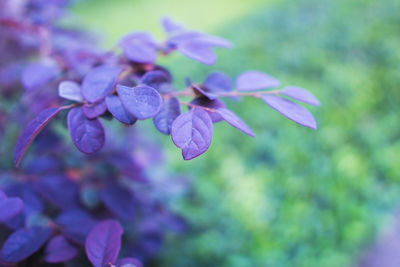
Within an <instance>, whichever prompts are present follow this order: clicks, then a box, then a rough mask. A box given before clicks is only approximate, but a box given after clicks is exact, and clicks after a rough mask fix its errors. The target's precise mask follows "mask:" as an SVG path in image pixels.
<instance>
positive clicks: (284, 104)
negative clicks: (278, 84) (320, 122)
mask: <svg viewBox="0 0 400 267" xmlns="http://www.w3.org/2000/svg"><path fill="white" fill-rule="evenodd" d="M261 98H262V100H264V102H265V103H267V105H269V106H270V107H271V108H273V109H276V110H277V111H278V112H279V113H281V114H282V115H283V116H285V117H286V118H288V119H290V120H292V121H294V122H296V123H298V124H300V125H303V126H305V127H309V128H312V129H317V123H316V121H315V119H314V117H313V115H312V114H311V113H310V112H309V111H308V110H307V109H305V108H304V107H302V106H300V105H297V104H295V103H293V102H291V101H289V100H286V99H284V98H281V97H279V96H273V95H263V96H261Z"/></svg>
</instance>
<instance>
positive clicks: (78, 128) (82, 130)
mask: <svg viewBox="0 0 400 267" xmlns="http://www.w3.org/2000/svg"><path fill="white" fill-rule="evenodd" d="M67 120H68V130H69V133H70V135H71V139H72V142H73V143H74V144H75V146H76V147H77V148H78V149H79V151H81V152H83V153H86V154H92V153H95V152H97V151H99V150H100V149H101V148H102V147H103V145H104V142H105V135H104V128H103V125H102V124H101V122H100V121H99V120H98V119H94V120H89V119H87V118H86V117H85V115H84V114H83V112H82V109H81V108H73V109H71V110H70V111H69V112H68V118H67Z"/></svg>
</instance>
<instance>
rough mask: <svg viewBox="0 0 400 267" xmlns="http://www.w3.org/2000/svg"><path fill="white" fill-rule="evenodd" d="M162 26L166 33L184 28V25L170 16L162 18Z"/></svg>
mask: <svg viewBox="0 0 400 267" xmlns="http://www.w3.org/2000/svg"><path fill="white" fill-rule="evenodd" d="M161 26H162V28H163V30H164V31H165V32H166V33H172V32H174V31H179V30H182V29H183V25H182V24H181V23H178V22H176V21H174V20H172V19H171V18H169V17H163V18H161Z"/></svg>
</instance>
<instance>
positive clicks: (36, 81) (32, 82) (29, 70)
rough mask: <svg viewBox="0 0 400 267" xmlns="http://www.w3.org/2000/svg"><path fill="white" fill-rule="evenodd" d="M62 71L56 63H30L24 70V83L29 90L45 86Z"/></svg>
mask: <svg viewBox="0 0 400 267" xmlns="http://www.w3.org/2000/svg"><path fill="white" fill-rule="evenodd" d="M59 73H60V70H59V68H58V67H57V66H56V65H50V64H45V63H32V64H29V65H28V66H27V67H26V68H25V69H24V70H23V72H22V85H23V86H24V88H25V89H26V90H27V91H31V90H36V89H39V88H40V87H42V86H44V85H45V84H46V83H48V82H49V81H51V80H52V79H53V78H54V77H56V76H57V75H58V74H59Z"/></svg>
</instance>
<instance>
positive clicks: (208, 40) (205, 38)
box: [195, 34, 233, 48]
mask: <svg viewBox="0 0 400 267" xmlns="http://www.w3.org/2000/svg"><path fill="white" fill-rule="evenodd" d="M195 41H196V42H197V43H202V44H207V45H210V46H219V47H224V48H231V47H232V46H233V45H232V43H231V42H229V41H228V40H226V39H224V38H221V37H217V36H212V35H208V34H202V35H201V36H198V37H197V38H196V39H195Z"/></svg>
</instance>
